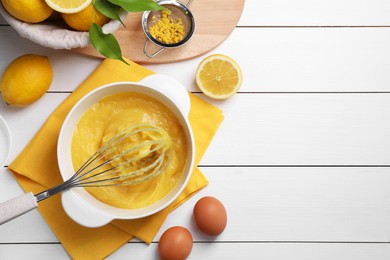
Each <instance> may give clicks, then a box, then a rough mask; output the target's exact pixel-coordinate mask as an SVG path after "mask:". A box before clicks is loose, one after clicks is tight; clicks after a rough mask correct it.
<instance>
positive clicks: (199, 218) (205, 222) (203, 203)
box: [194, 197, 227, 236]
mask: <svg viewBox="0 0 390 260" xmlns="http://www.w3.org/2000/svg"><path fill="white" fill-rule="evenodd" d="M194 220H195V223H196V225H197V226H198V228H199V229H200V230H201V231H202V232H203V233H205V234H206V235H209V236H217V235H219V234H221V233H222V232H223V231H224V230H225V227H226V224H227V214H226V209H225V207H224V206H223V204H222V203H221V202H220V201H219V200H217V199H216V198H214V197H203V198H201V199H200V200H198V202H197V203H196V204H195V207H194Z"/></svg>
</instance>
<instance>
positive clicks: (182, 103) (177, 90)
mask: <svg viewBox="0 0 390 260" xmlns="http://www.w3.org/2000/svg"><path fill="white" fill-rule="evenodd" d="M125 91H130V92H137V93H142V94H146V95H148V96H150V97H153V98H155V99H157V100H159V101H160V102H162V103H163V104H165V105H166V106H167V107H168V108H169V109H171V110H172V111H173V112H174V113H175V115H176V117H177V118H178V120H179V122H180V124H181V125H182V127H183V130H184V132H185V134H186V142H187V146H188V152H187V163H186V165H185V168H184V172H183V174H182V177H181V178H180V180H179V183H178V185H177V186H176V187H175V188H174V189H173V190H172V191H170V193H169V194H168V195H167V196H165V197H164V198H163V199H161V200H160V201H158V202H156V203H154V204H152V205H150V206H148V207H145V208H140V209H121V208H116V207H112V206H109V205H107V204H104V203H103V202H101V201H99V200H97V199H95V198H94V197H93V196H92V195H90V194H89V193H88V192H87V191H86V190H85V189H83V188H73V189H71V190H68V191H65V192H63V193H62V204H63V207H64V209H65V211H66V213H67V214H68V215H69V216H70V217H71V218H72V219H73V220H75V221H76V222H77V223H79V224H81V225H83V226H87V227H99V226H103V225H105V224H107V223H109V222H110V221H111V220H113V219H137V218H142V217H146V216H149V215H152V214H154V213H156V212H158V211H160V210H162V209H164V208H165V207H167V206H168V205H169V204H171V203H172V202H173V201H174V200H175V199H176V198H177V196H179V194H180V193H181V192H182V191H183V189H184V187H185V186H186V184H187V182H188V180H189V178H190V175H191V172H192V168H193V164H194V156H195V148H194V138H193V134H192V130H191V127H190V124H189V121H188V115H189V112H190V99H189V95H188V92H187V90H186V89H185V88H184V87H183V86H182V85H181V84H180V83H179V82H177V81H176V80H174V79H172V78H170V77H167V76H163V75H151V76H149V77H147V78H145V79H143V80H142V81H140V82H118V83H113V84H109V85H105V86H103V87H100V88H98V89H96V90H94V91H92V92H90V93H89V94H87V95H86V96H85V97H83V98H82V99H81V100H80V101H79V102H78V103H77V104H76V105H75V106H74V107H73V108H72V110H71V111H70V112H69V114H68V116H67V117H66V119H65V121H64V123H63V125H62V128H61V131H60V135H59V139H58V146H57V156H58V164H59V168H60V172H61V175H62V178H63V180H64V181H65V180H67V179H69V178H70V177H71V176H72V175H73V174H74V170H73V164H72V158H71V142H72V136H73V132H74V130H75V127H76V126H77V123H78V122H79V119H80V117H81V116H82V115H83V114H84V112H85V111H86V110H88V108H89V107H91V106H92V105H93V104H95V103H96V102H98V101H99V100H100V99H102V98H103V97H105V96H107V95H111V94H114V93H119V92H125Z"/></svg>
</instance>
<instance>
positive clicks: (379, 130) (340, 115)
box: [0, 93, 390, 165]
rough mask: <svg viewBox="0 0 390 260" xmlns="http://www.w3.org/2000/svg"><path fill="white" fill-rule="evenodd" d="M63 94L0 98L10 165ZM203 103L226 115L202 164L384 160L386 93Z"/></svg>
mask: <svg viewBox="0 0 390 260" xmlns="http://www.w3.org/2000/svg"><path fill="white" fill-rule="evenodd" d="M67 95H68V94H67V93H48V94H47V95H45V96H44V97H43V98H42V99H41V100H39V101H38V102H37V103H35V104H33V105H31V106H30V107H29V108H28V109H15V108H11V107H6V105H5V104H4V103H0V113H1V115H2V116H3V117H4V118H5V120H6V121H7V122H8V124H9V127H10V129H11V133H12V136H13V137H14V138H13V139H14V140H13V141H14V144H13V147H12V149H11V155H10V158H9V162H10V161H11V160H12V159H13V158H15V157H16V155H17V154H19V153H20V151H21V150H22V149H23V147H25V145H26V144H27V143H28V141H29V140H30V139H31V138H32V137H33V136H34V134H35V133H36V131H38V129H39V128H40V127H41V125H42V124H43V123H44V122H45V120H46V118H47V117H48V116H49V115H50V114H51V113H52V111H53V110H54V109H55V108H56V107H57V106H58V105H59V104H60V103H61V102H62V101H63V100H64V99H65V98H66V97H67ZM200 96H201V97H202V98H205V97H204V95H200ZM206 100H208V99H206ZM208 101H210V102H213V103H214V104H215V105H217V106H218V107H220V108H221V109H222V110H223V112H224V116H225V120H224V121H223V123H222V125H221V127H220V128H219V130H218V132H217V133H216V136H215V138H214V140H213V141H212V143H211V145H210V147H209V149H208V151H207V152H206V155H205V156H204V158H203V159H202V161H201V164H202V165H390V150H389V149H388V147H390V137H389V134H388V133H390V123H389V120H387V118H389V116H390V115H389V112H388V111H390V93H387V94H372V93H371V94H364V93H356V94H317V93H312V94H281V93H279V94H238V95H236V96H235V97H233V98H231V99H230V100H227V101H225V102H214V101H211V100H208ZM26 124H27V125H28V126H29V130H28V131H26V130H25V129H26ZM238 151H239V152H238Z"/></svg>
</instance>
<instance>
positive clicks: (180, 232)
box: [158, 226, 192, 260]
mask: <svg viewBox="0 0 390 260" xmlns="http://www.w3.org/2000/svg"><path fill="white" fill-rule="evenodd" d="M191 250H192V235H191V233H190V231H188V230H187V229H186V228H184V227H180V226H175V227H171V228H169V229H167V230H165V232H164V233H163V234H162V236H161V238H160V241H159V242H158V255H159V257H160V259H161V260H185V259H186V258H187V257H188V256H189V255H190V253H191Z"/></svg>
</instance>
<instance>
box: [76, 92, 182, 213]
mask: <svg viewBox="0 0 390 260" xmlns="http://www.w3.org/2000/svg"><path fill="white" fill-rule="evenodd" d="M143 123H146V124H151V125H154V126H157V127H159V128H161V129H163V130H164V131H165V132H166V133H167V134H168V135H169V137H170V139H171V142H172V148H171V149H172V154H171V158H170V161H169V164H168V166H167V167H166V169H165V170H164V172H163V173H161V174H160V175H158V176H156V177H154V178H151V179H149V180H146V181H144V182H141V183H138V184H132V185H125V186H110V187H96V188H86V190H87V191H88V192H89V193H90V194H91V195H92V196H93V197H95V198H96V199H97V200H99V201H101V202H103V203H105V204H107V205H110V206H113V207H117V208H123V209H139V208H144V207H148V206H150V205H152V204H153V203H155V202H157V201H159V200H161V199H162V198H164V197H165V196H166V195H167V194H168V193H169V192H170V191H171V190H173V189H174V188H175V187H176V186H177V184H178V183H179V180H180V178H181V175H182V174H183V171H184V168H185V165H186V159H187V144H186V136H185V133H184V130H183V128H182V126H181V124H180V122H179V121H178V119H177V117H176V116H175V114H174V113H173V112H172V111H171V110H170V109H169V108H168V107H166V106H165V105H164V104H163V103H161V102H159V101H158V100H156V99H154V98H152V97H150V96H147V95H145V94H141V93H136V92H120V93H115V94H112V95H108V96H106V97H104V98H102V99H101V100H100V101H99V102H97V103H95V104H94V105H92V106H91V107H90V108H89V109H88V110H87V111H86V112H85V113H84V114H83V115H82V117H81V118H80V120H79V122H78V123H77V126H76V128H75V130H74V133H73V138H72V144H71V156H72V162H73V167H74V169H75V170H77V169H79V168H80V167H81V166H82V165H83V163H84V162H85V161H86V160H87V159H88V158H89V157H90V156H91V155H92V154H93V153H94V152H96V151H97V150H98V149H99V148H100V147H101V146H102V144H103V143H104V140H107V139H109V138H111V137H113V136H115V135H116V134H118V133H119V132H121V131H123V130H124V129H126V128H127V127H129V126H132V125H136V124H143Z"/></svg>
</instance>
